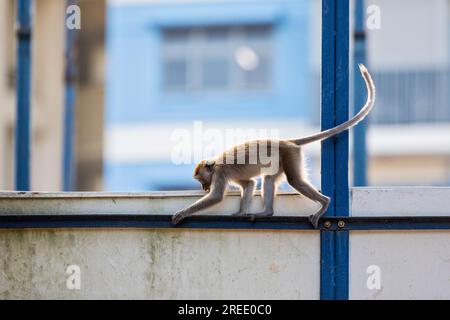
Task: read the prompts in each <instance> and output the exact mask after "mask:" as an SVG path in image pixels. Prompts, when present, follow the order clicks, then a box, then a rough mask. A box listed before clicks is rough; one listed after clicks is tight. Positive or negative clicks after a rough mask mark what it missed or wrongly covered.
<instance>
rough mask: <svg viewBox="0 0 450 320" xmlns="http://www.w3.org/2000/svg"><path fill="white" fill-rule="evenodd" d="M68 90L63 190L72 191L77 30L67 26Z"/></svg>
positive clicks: (66, 93)
mask: <svg viewBox="0 0 450 320" xmlns="http://www.w3.org/2000/svg"><path fill="white" fill-rule="evenodd" d="M75 3H76V1H75V0H66V4H67V6H70V5H72V4H75ZM65 62H66V70H65V74H66V79H65V80H66V91H65V101H64V140H63V172H62V177H63V190H64V191H72V190H73V189H74V185H75V182H74V179H75V172H74V171H75V169H74V152H73V149H74V108H75V79H76V65H75V30H70V29H68V28H67V31H66V46H65Z"/></svg>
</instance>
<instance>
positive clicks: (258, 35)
mask: <svg viewBox="0 0 450 320" xmlns="http://www.w3.org/2000/svg"><path fill="white" fill-rule="evenodd" d="M271 31H272V26H271V25H254V26H246V27H245V28H244V34H245V38H246V39H248V40H266V39H268V38H269V37H270V34H271Z"/></svg>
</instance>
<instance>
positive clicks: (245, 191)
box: [232, 180, 255, 216]
mask: <svg viewBox="0 0 450 320" xmlns="http://www.w3.org/2000/svg"><path fill="white" fill-rule="evenodd" d="M239 184H240V185H241V187H242V196H241V203H240V205H239V212H237V213H234V214H232V216H242V215H247V214H248V212H249V210H250V205H251V203H252V197H253V192H254V191H255V181H253V180H250V181H242V182H239Z"/></svg>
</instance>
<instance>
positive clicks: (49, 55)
mask: <svg viewBox="0 0 450 320" xmlns="http://www.w3.org/2000/svg"><path fill="white" fill-rule="evenodd" d="M15 3H16V1H13V0H3V1H1V2H0V99H1V100H0V101H1V106H0V189H9V190H12V189H14V135H15V131H14V130H15V109H16V105H15V100H16V97H15V90H16V87H15V70H16V63H15V60H16V48H15V45H16V33H15V17H16V14H15ZM77 3H78V5H80V7H81V18H82V22H81V30H78V31H76V41H77V48H78V50H77V56H78V57H77V59H76V60H77V62H78V64H79V65H78V66H77V69H78V76H77V100H76V101H77V102H76V108H75V110H76V113H75V120H74V122H75V124H76V129H75V132H74V141H75V148H74V151H75V159H74V163H75V172H76V177H77V179H76V186H75V187H76V188H77V189H84V190H101V188H102V162H103V160H102V154H103V139H102V137H103V135H102V132H103V91H104V90H103V87H104V85H103V66H104V62H103V61H104V57H103V56H104V25H105V20H104V17H105V1H104V0H80V1H78V2H77ZM66 8H67V5H66V1H59V0H58V1H56V0H39V1H34V6H33V33H32V92H31V97H32V101H31V104H32V105H31V113H32V115H31V122H32V129H31V137H32V146H31V162H30V167H31V188H32V190H52V191H55V190H56V191H57V190H62V185H63V175H64V174H65V173H64V172H63V144H64V138H63V136H64V135H63V129H64V99H65V86H66V83H65V81H66V77H65V67H66V64H65V58H64V55H65V45H66V30H67V29H66V24H65V22H66V21H65V18H66Z"/></svg>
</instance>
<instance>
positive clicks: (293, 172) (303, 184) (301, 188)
mask: <svg viewBox="0 0 450 320" xmlns="http://www.w3.org/2000/svg"><path fill="white" fill-rule="evenodd" d="M287 160H288V161H289V159H287ZM292 163H295V162H293V159H292ZM292 163H289V162H287V163H286V164H284V162H283V165H284V168H285V174H286V178H287V182H288V183H289V184H290V185H291V187H293V188H294V189H295V190H297V191H298V192H300V193H301V194H303V195H304V196H305V197H308V198H309V199H311V200H313V201H315V202H319V203H320V204H321V205H322V207H321V208H320V210H319V211H317V212H316V213H314V214H313V215H310V216H309V221H310V222H311V224H312V225H313V227H314V228H316V229H317V226H318V224H319V219H320V217H321V216H322V215H323V214H324V213H325V211H327V209H328V206H329V205H330V198H329V197H327V196H325V195H323V194H321V193H320V192H319V191H318V190H317V189H316V188H314V186H313V185H311V184H310V183H309V182H308V181H307V180H305V179H304V178H303V177H302V174H301V169H300V168H299V167H298V166H295V165H292Z"/></svg>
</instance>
